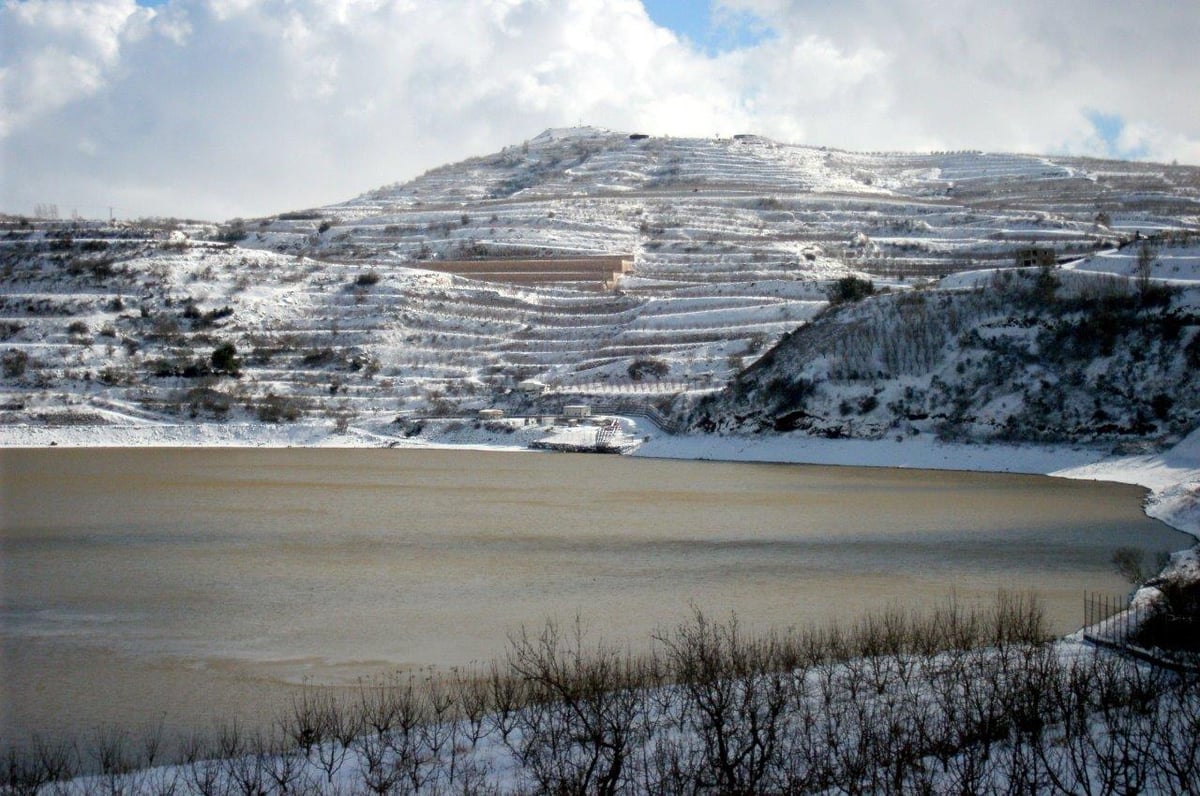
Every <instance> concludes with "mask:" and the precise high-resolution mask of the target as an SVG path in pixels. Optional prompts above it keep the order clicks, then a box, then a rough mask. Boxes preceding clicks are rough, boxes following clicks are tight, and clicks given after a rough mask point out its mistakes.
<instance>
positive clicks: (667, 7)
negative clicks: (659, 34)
mask: <svg viewBox="0 0 1200 796" xmlns="http://www.w3.org/2000/svg"><path fill="white" fill-rule="evenodd" d="M642 2H643V5H644V6H645V7H646V13H647V14H649V15H650V19H652V20H654V22H655V24H657V25H659V26H661V27H664V28H669V29H670V30H672V31H674V32H675V33H676V34H678V35H680V36H683V37H685V38H687V39H688V40H690V41H691V42H692V43H693V44H695V45H696V46H697V47H699V48H700V49H701V50H703V51H704V52H706V53H708V54H709V55H717V54H718V53H723V52H729V51H731V50H738V49H741V48H743V47H751V46H753V45H755V44H758V43H759V42H761V41H763V40H764V39H767V38H770V37H771V35H772V31H771V29H770V27H768V26H767V24H766V23H765V22H763V20H762V19H761V18H759V17H758V16H757V15H756V14H752V13H750V12H749V11H737V10H733V9H729V8H723V7H717V4H716V3H715V2H713V1H712V0H642Z"/></svg>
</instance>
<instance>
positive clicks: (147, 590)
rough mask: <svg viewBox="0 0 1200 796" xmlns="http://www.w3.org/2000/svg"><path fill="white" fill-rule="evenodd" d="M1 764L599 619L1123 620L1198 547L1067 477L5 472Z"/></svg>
mask: <svg viewBox="0 0 1200 796" xmlns="http://www.w3.org/2000/svg"><path fill="white" fill-rule="evenodd" d="M0 468H2V470H0V474H2V487H3V494H2V496H3V501H2V503H0V506H2V508H0V512H2V513H0V597H2V604H0V667H2V669H0V689H2V693H0V741H12V740H14V739H19V738H25V737H28V736H29V735H30V734H31V733H34V732H37V733H42V734H53V733H59V732H64V731H68V730H69V731H73V732H80V731H85V732H86V731H88V729H89V728H94V727H99V726H109V725H121V726H123V727H127V728H131V729H134V730H136V729H138V728H141V727H145V726H149V725H154V724H159V723H161V724H162V725H163V726H164V727H165V728H166V729H167V730H168V731H170V732H182V731H191V730H196V729H201V730H202V729H205V728H211V727H212V726H213V725H214V724H215V723H216V722H217V721H219V720H226V719H229V718H232V717H238V718H241V719H244V720H245V721H247V722H250V723H252V724H253V723H256V722H257V723H260V724H261V723H263V722H269V721H270V718H271V717H272V716H274V715H276V714H277V713H279V711H280V709H281V708H282V706H284V705H286V703H287V701H288V697H289V695H290V694H293V693H295V689H296V688H297V684H300V683H305V682H308V683H312V684H318V685H325V684H351V683H354V682H355V681H356V680H357V679H358V678H361V677H373V676H376V675H378V674H381V673H386V672H390V671H396V670H404V669H414V668H420V667H428V666H435V667H440V668H443V669H444V668H446V667H450V666H455V665H462V664H466V663H468V662H470V661H473V660H485V659H490V658H491V657H493V656H495V655H497V654H499V653H501V652H503V650H504V647H505V644H506V639H507V638H508V636H509V635H510V634H512V633H514V632H517V631H518V630H519V629H520V628H521V627H522V626H523V625H524V626H527V627H529V628H532V629H537V628H540V627H541V626H542V625H543V623H544V622H545V621H546V620H547V619H557V620H560V621H572V620H573V619H574V618H575V617H576V616H578V617H579V618H580V619H581V620H582V622H583V623H584V625H585V627H586V628H588V630H589V633H590V634H591V635H592V637H595V638H601V637H602V638H605V639H609V640H619V641H629V642H630V643H632V644H635V645H636V644H638V643H644V641H645V639H646V638H648V636H649V634H650V633H651V632H652V631H653V630H654V629H656V628H661V627H666V626H670V625H672V624H674V623H677V622H679V621H682V620H684V619H685V618H686V617H687V616H688V615H689V613H690V612H691V611H692V610H694V609H696V608H698V609H701V610H703V611H705V612H708V613H711V614H714V615H717V616H722V617H724V616H728V615H729V614H730V613H731V612H736V614H737V615H738V617H739V620H740V621H741V622H742V623H743V624H745V625H749V626H751V627H760V628H764V627H767V626H774V627H787V626H806V625H809V624H812V623H819V622H822V621H825V620H828V619H830V618H834V617H843V618H847V617H854V616H858V615H860V614H862V613H863V612H865V611H869V610H872V609H876V610H877V609H880V608H883V607H887V606H895V605H901V606H911V607H919V606H922V605H930V604H934V603H937V602H939V601H944V600H946V599H947V598H948V596H949V595H950V594H952V593H953V594H954V595H955V596H956V598H957V599H959V600H964V601H972V600H980V601H983V602H988V601H990V600H991V598H992V597H993V596H994V594H995V592H996V591H997V590H998V589H1000V588H1007V589H1013V590H1021V591H1032V592H1036V593H1037V594H1038V595H1040V597H1041V598H1042V600H1043V601H1044V602H1045V604H1046V607H1047V610H1048V614H1049V617H1050V621H1051V624H1052V626H1053V629H1054V630H1056V631H1058V632H1068V631H1070V630H1073V629H1075V628H1076V627H1077V626H1078V625H1079V623H1080V621H1081V618H1082V616H1081V613H1082V601H1083V593H1084V591H1085V590H1095V591H1103V592H1109V593H1113V594H1121V593H1123V592H1124V591H1126V590H1127V587H1126V585H1125V584H1124V583H1122V582H1121V581H1120V579H1119V578H1117V577H1116V576H1115V575H1114V574H1112V573H1111V571H1110V566H1109V557H1110V556H1111V554H1112V551H1113V549H1114V548H1116V547H1118V546H1121V545H1136V546H1139V547H1144V548H1147V549H1149V550H1174V549H1179V548H1182V547H1185V546H1187V545H1188V544H1189V541H1190V540H1189V537H1187V536H1185V535H1183V534H1180V533H1177V532H1175V531H1173V530H1171V529H1170V528H1168V527H1167V526H1165V525H1163V524H1161V523H1158V522H1156V521H1152V520H1149V519H1147V518H1146V517H1145V516H1144V515H1143V514H1142V512H1141V510H1140V503H1141V498H1142V494H1143V492H1142V490H1140V489H1138V488H1134V487H1126V486H1118V485H1112V484H1099V483H1091V482H1076V481H1065V480H1058V479H1051V478H1044V477H1031V476H1012V475H991V474H972V473H948V472H929V471H918V470H888V469H867V468H846V467H810V466H797V465H764V464H729V463H717V462H680V461H656V460H645V459H629V458H622V457H608V456H587V455H565V454H522V453H494V452H466V451H440V450H330V449H325V450H312V449H307V450H305V449H283V450H280V449H273V450H264V449H257V450H245V449H225V450H222V449H207V450H195V449H82V450H81V449H74V450H11V449H10V450H4V451H0Z"/></svg>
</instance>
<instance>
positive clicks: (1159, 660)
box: [1083, 592, 1200, 672]
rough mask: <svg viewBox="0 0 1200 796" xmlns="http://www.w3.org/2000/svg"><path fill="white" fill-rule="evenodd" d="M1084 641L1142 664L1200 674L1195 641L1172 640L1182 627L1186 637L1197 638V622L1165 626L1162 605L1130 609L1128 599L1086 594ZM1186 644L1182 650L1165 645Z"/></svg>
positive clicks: (1134, 606)
mask: <svg viewBox="0 0 1200 796" xmlns="http://www.w3.org/2000/svg"><path fill="white" fill-rule="evenodd" d="M1083 617H1084V618H1083V638H1084V640H1085V641H1088V642H1090V643H1092V644H1095V645H1097V646H1101V647H1108V648H1110V649H1114V650H1117V651H1119V652H1122V653H1125V654H1126V655H1130V656H1132V657H1135V658H1138V659H1140V660H1144V661H1147V662H1149V663H1153V664H1155V665H1157V666H1163V667H1166V668H1168V669H1174V670H1176V671H1186V672H1200V651H1197V650H1196V649H1193V648H1192V647H1196V644H1195V643H1194V642H1195V639H1191V642H1192V643H1191V644H1190V646H1189V643H1188V640H1187V639H1184V638H1171V636H1172V635H1174V633H1173V632H1172V631H1173V627H1172V626H1173V624H1174V625H1175V627H1174V629H1176V630H1177V629H1178V623H1182V624H1184V625H1186V626H1187V627H1186V629H1185V630H1184V633H1190V634H1195V633H1196V625H1195V621H1196V620H1194V619H1188V618H1182V617H1180V618H1170V619H1172V620H1175V621H1168V622H1166V623H1165V628H1164V627H1163V625H1164V619H1165V618H1168V617H1166V614H1165V613H1164V612H1163V610H1162V609H1161V608H1160V607H1159V606H1158V605H1146V604H1139V605H1130V604H1129V598H1127V597H1114V596H1112V595H1110V594H1096V593H1094V592H1091V593H1088V592H1085V593H1084V595H1083ZM1180 641H1182V642H1184V643H1183V645H1182V647H1183V648H1182V649H1175V648H1170V649H1165V648H1164V647H1163V646H1162V643H1163V642H1167V643H1168V644H1169V645H1170V646H1171V647H1174V646H1176V644H1175V642H1180Z"/></svg>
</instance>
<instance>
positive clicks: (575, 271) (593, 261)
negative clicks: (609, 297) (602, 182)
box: [417, 254, 633, 290]
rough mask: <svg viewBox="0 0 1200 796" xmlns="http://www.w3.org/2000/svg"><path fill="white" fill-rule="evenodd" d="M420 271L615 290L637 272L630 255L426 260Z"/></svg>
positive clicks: (522, 283)
mask: <svg viewBox="0 0 1200 796" xmlns="http://www.w3.org/2000/svg"><path fill="white" fill-rule="evenodd" d="M417 265H418V266H419V267H420V268H424V269H426V270H429V271H441V272H442V273H447V274H454V275H456V276H462V277H466V278H467V279H478V280H480V281H483V282H504V283H507V284H513V285H555V284H561V285H566V286H571V287H582V288H587V289H591V290H613V289H614V288H616V286H617V281H618V280H619V279H620V278H621V275H622V274H626V273H628V272H629V271H631V270H632V269H633V259H632V258H630V257H629V256H627V255H619V254H618V255H600V256H594V257H553V258H551V257H547V258H544V259H509V258H495V257H493V258H489V259H484V260H422V261H421V262H420V263H417Z"/></svg>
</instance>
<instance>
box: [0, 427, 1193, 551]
mask: <svg viewBox="0 0 1200 796" xmlns="http://www.w3.org/2000/svg"><path fill="white" fill-rule="evenodd" d="M624 422H625V423H626V425H627V426H628V427H629V428H630V431H631V433H632V434H634V435H636V436H639V437H643V438H644V440H645V441H644V442H643V444H642V445H641V446H640V447H639V448H638V449H637V450H636V451H635V452H634V453H633V454H632V455H633V456H636V457H640V458H651V459H679V460H696V461H721V462H747V463H763V464H805V465H822V466H849V467H884V468H894V469H918V470H930V471H938V470H949V471H960V472H980V473H1013V474H1026V475H1046V476H1050V477H1054V478H1068V479H1074V480H1091V481H1111V482H1115V483H1122V484H1132V485H1136V486H1141V487H1144V488H1146V489H1147V490H1149V494H1148V496H1147V498H1146V500H1145V503H1144V506H1143V508H1144V510H1145V512H1146V514H1147V515H1148V516H1150V517H1152V518H1154V519H1157V520H1160V521H1162V522H1164V523H1166V524H1167V525H1169V526H1171V527H1172V528H1175V529H1176V530H1179V531H1182V532H1183V533H1185V534H1188V535H1189V536H1191V537H1192V538H1193V539H1194V540H1196V541H1197V544H1198V545H1200V429H1197V430H1195V431H1193V432H1192V433H1191V434H1189V435H1188V436H1187V437H1186V438H1184V439H1183V440H1182V441H1180V442H1179V443H1178V444H1176V445H1175V446H1174V447H1172V448H1170V449H1168V450H1165V451H1161V452H1158V453H1151V454H1139V455H1124V456H1122V455H1116V454H1113V453H1111V452H1108V451H1105V450H1102V449H1100V448H1098V447H1088V446H1085V445H1038V444H998V443H947V442H940V441H937V440H935V439H932V438H930V437H927V436H922V437H908V438H902V439H881V440H863V439H824V438H818V437H805V436H797V435H793V434H778V435H771V436H755V437H746V436H717V435H698V434H689V435H676V436H668V435H664V434H662V433H661V432H658V430H657V429H656V428H654V427H653V426H648V425H647V424H645V423H644V421H638V420H634V419H630V418H625V419H624ZM388 431H389V429H386V428H382V429H380V428H369V427H353V428H350V429H349V430H347V431H345V432H342V433H337V432H335V431H334V430H333V427H332V425H331V424H328V423H301V424H288V425H280V426H272V425H266V424H262V423H194V424H184V423H181V424H160V423H144V424H143V423H136V424H112V425H104V426H36V425H17V426H6V427H0V450H5V449H44V448H49V447H55V448H152V447H153V448H192V447H196V448H333V449H337V448H391V449H408V450H463V451H476V452H487V451H503V452H530V453H540V454H541V455H555V454H553V453H547V452H538V451H530V450H529V448H528V443H529V441H530V438H529V434H528V432H526V433H524V434H522V433H509V434H505V433H498V432H495V431H487V430H479V429H475V430H472V429H470V428H466V429H459V430H456V431H455V432H454V433H449V432H447V431H445V430H442V431H438V430H436V429H435V430H434V431H432V432H428V431H427V432H425V433H423V434H422V435H419V436H416V437H411V438H406V437H403V436H398V435H395V434H392V433H387V432H388ZM517 431H518V432H519V431H520V429H517ZM1193 553H1194V555H1195V557H1196V559H1197V562H1200V551H1197V550H1196V548H1193ZM1198 566H1200V564H1198Z"/></svg>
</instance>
